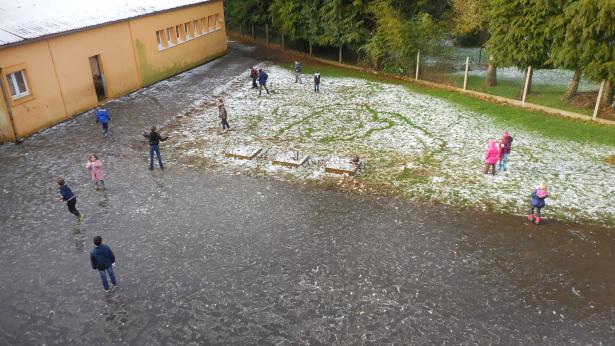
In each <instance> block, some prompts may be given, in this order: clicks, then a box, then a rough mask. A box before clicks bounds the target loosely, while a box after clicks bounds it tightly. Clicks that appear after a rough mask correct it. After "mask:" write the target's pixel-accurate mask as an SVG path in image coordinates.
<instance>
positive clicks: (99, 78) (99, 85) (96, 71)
mask: <svg viewBox="0 0 615 346" xmlns="http://www.w3.org/2000/svg"><path fill="white" fill-rule="evenodd" d="M90 70H92V79H93V80H94V90H96V98H98V102H101V101H103V100H104V99H106V98H107V93H106V92H105V78H104V76H103V72H102V69H101V68H100V55H94V56H91V57H90Z"/></svg>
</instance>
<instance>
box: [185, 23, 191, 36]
mask: <svg viewBox="0 0 615 346" xmlns="http://www.w3.org/2000/svg"><path fill="white" fill-rule="evenodd" d="M184 31H186V41H188V40H189V39H190V22H187V23H184Z"/></svg>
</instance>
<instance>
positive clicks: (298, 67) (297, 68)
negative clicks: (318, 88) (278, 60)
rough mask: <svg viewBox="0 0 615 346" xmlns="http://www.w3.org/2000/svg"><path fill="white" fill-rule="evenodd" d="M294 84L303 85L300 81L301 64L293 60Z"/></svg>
mask: <svg viewBox="0 0 615 346" xmlns="http://www.w3.org/2000/svg"><path fill="white" fill-rule="evenodd" d="M295 83H299V84H303V82H302V81H301V62H300V61H297V60H295Z"/></svg>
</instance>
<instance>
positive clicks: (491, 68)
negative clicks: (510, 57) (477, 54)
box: [485, 55, 498, 87]
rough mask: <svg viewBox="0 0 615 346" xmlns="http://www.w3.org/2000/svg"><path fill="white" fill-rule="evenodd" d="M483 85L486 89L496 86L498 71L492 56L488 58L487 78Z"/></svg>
mask: <svg viewBox="0 0 615 346" xmlns="http://www.w3.org/2000/svg"><path fill="white" fill-rule="evenodd" d="M485 85H486V86H488V87H492V86H496V85H498V70H497V67H496V66H495V63H494V61H493V55H492V56H490V57H489V65H487V77H486V78H485Z"/></svg>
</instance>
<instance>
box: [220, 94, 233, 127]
mask: <svg viewBox="0 0 615 346" xmlns="http://www.w3.org/2000/svg"><path fill="white" fill-rule="evenodd" d="M227 117H228V114H227V113H226V107H224V100H222V99H219V100H218V118H220V122H221V123H222V131H224V132H226V131H227V130H230V129H231V126H230V125H229V124H228V121H227Z"/></svg>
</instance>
